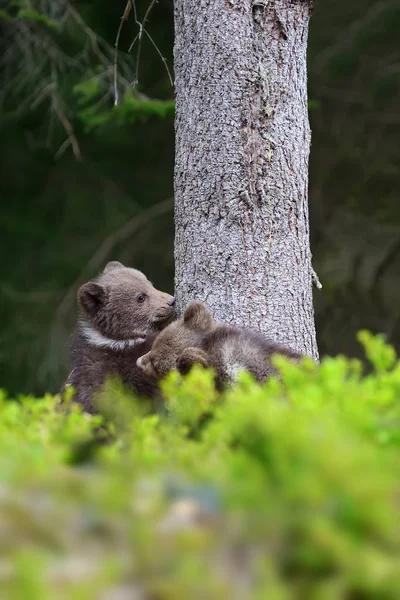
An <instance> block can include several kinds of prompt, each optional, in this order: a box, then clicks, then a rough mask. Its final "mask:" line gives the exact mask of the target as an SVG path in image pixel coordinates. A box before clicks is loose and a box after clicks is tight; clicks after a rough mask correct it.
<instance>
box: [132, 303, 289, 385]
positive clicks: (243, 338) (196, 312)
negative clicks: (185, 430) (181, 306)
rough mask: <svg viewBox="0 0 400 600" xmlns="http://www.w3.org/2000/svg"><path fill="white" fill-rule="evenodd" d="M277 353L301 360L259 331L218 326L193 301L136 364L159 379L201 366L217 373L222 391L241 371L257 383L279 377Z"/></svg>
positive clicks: (202, 308) (201, 307) (224, 325)
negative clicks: (273, 362) (273, 360)
mask: <svg viewBox="0 0 400 600" xmlns="http://www.w3.org/2000/svg"><path fill="white" fill-rule="evenodd" d="M274 354H282V355H284V356H286V357H288V358H291V359H293V360H298V359H299V358H301V355H300V354H298V353H297V352H294V351H293V350H291V349H290V348H285V347H284V346H280V345H279V344H276V343H274V342H272V341H270V340H268V339H266V338H265V337H264V336H262V335H261V334H259V333H257V332H254V331H249V330H245V329H241V328H239V327H235V326H232V325H227V324H223V323H217V322H216V321H214V320H213V318H212V316H211V314H210V312H209V311H208V309H207V308H206V307H205V306H204V305H203V304H201V303H200V302H192V303H190V304H189V305H188V307H187V308H186V310H185V312H184V315H183V317H182V318H181V319H178V320H177V321H175V322H174V323H171V324H170V325H169V326H168V327H166V328H165V329H164V331H163V332H162V333H160V335H159V336H158V337H157V339H156V340H155V341H154V344H153V346H152V348H151V350H150V351H149V352H148V353H147V354H145V355H143V356H141V357H140V358H139V359H138V361H137V365H138V366H139V367H140V368H141V369H142V370H143V372H144V373H145V374H146V375H148V376H149V377H153V379H155V380H158V379H161V378H162V377H164V376H165V375H166V374H167V373H168V371H171V370H172V369H177V370H178V371H180V372H181V373H183V374H184V373H187V372H188V371H189V370H190V368H191V367H192V366H193V364H195V363H197V364H201V365H203V366H204V367H211V368H213V369H214V370H215V372H216V383H217V387H218V388H222V387H224V386H225V385H229V384H231V383H232V382H233V381H234V380H235V379H236V376H237V374H238V372H239V371H240V370H247V371H249V372H250V373H251V374H252V375H253V376H254V377H255V379H256V380H257V381H264V380H265V379H267V377H269V376H270V375H272V374H276V369H275V368H274V367H273V365H272V362H271V358H272V356H273V355H274Z"/></svg>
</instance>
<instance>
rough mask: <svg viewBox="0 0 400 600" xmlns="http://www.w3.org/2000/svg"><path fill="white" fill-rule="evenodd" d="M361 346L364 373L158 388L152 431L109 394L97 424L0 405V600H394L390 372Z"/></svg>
mask: <svg viewBox="0 0 400 600" xmlns="http://www.w3.org/2000/svg"><path fill="white" fill-rule="evenodd" d="M360 339H361V340H362V343H363V345H364V347H365V350H366V353H367V355H368V357H369V359H370V361H371V363H372V370H371V372H370V373H368V374H363V372H362V367H361V363H359V362H358V361H354V360H349V359H346V358H344V357H336V358H326V359H324V360H323V361H322V363H321V365H319V366H317V365H315V364H314V363H313V362H312V361H310V360H305V361H304V362H303V364H302V365H300V366H296V365H293V364H290V363H287V362H286V361H285V360H283V359H280V360H278V361H277V362H278V364H279V368H280V371H281V378H280V379H278V378H276V379H271V380H269V381H268V382H267V383H266V384H265V385H263V386H259V385H256V384H255V383H254V382H253V381H252V380H251V377H250V376H249V375H248V374H246V373H243V374H242V376H241V378H240V382H239V383H238V385H237V386H236V387H235V389H233V390H230V391H229V392H227V393H226V394H225V395H224V397H223V398H220V397H218V396H217V395H216V393H215V391H214V388H213V385H212V373H210V372H207V371H203V370H202V369H200V368H198V369H194V370H193V371H192V372H191V373H190V375H189V376H188V377H187V378H181V377H180V376H179V375H178V374H177V373H171V374H170V375H169V377H168V378H167V379H166V380H165V381H164V382H163V384H162V385H163V395H164V398H165V406H166V410H165V411H164V412H163V414H160V415H154V414H146V413H145V411H144V409H143V408H140V402H134V401H133V400H132V399H131V398H128V397H126V396H124V395H123V393H122V392H121V388H120V387H119V386H118V385H116V384H115V382H111V383H110V384H109V386H108V387H107V389H106V391H105V392H104V394H103V395H102V397H101V402H102V405H103V407H104V403H106V404H107V402H108V403H109V404H110V405H111V410H110V411H109V420H108V422H107V423H105V422H104V420H103V419H102V418H101V417H99V416H96V417H93V416H89V415H86V414H84V413H82V412H81V410H80V408H79V407H77V406H74V405H73V404H70V403H69V402H67V404H66V406H65V408H64V409H63V410H61V409H60V406H59V405H58V404H57V399H56V398H53V397H50V396H49V397H45V398H43V399H41V400H35V399H34V398H30V397H24V398H19V399H17V400H9V399H7V398H6V397H5V395H4V394H3V396H2V397H1V399H0V490H1V493H0V531H1V533H2V535H1V536H0V567H1V568H0V596H1V598H40V599H43V598H45V599H46V598H72V599H92V598H93V599H95V598H96V599H97V598H112V597H114V594H115V597H119V596H118V594H121V597H122V596H123V597H132V598H134V597H152V598H159V599H175V598H176V599H180V598H182V599H186V598H192V597H204V598H210V599H213V598H215V599H220V598H230V597H233V596H235V597H240V598H242V597H243V598H252V599H253V598H254V599H261V598H266V597H268V598H276V599H281V598H282V599H286V598H321V599H322V598H323V599H325V598H327V599H340V598H385V599H391V598H393V599H397V598H398V597H400V577H399V567H400V526H399V523H400V519H399V517H400V514H399V513H400V506H399V491H400V490H399V486H400V483H399V467H398V465H399V464H400V436H399V431H400V428H399V421H400V363H399V362H398V361H397V359H396V358H395V357H394V354H393V351H392V349H391V348H390V347H388V346H386V345H385V344H384V342H383V340H382V339H381V338H379V337H372V336H370V335H369V334H367V333H365V332H363V333H362V334H361V335H360ZM118 407H121V408H120V409H119V408H118ZM88 448H91V450H90V452H86V450H87V449H88ZM238 590H240V592H238ZM238 593H239V595H237V594H238ZM123 594H125V595H123Z"/></svg>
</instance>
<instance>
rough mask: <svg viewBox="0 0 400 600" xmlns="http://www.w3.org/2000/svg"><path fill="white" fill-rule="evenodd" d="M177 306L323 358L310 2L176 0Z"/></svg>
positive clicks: (298, 0) (280, 0)
mask: <svg viewBox="0 0 400 600" xmlns="http://www.w3.org/2000/svg"><path fill="white" fill-rule="evenodd" d="M174 5H175V48H174V59H175V77H176V79H175V88H176V121H175V129H176V162H175V226H176V234H175V236H176V237H175V263H176V278H175V288H176V290H175V291H176V297H177V302H178V309H182V308H183V307H184V306H185V305H186V304H187V303H188V302H189V301H190V300H192V299H195V298H196V299H198V300H201V301H203V302H205V303H206V304H207V305H208V306H209V308H210V309H211V311H212V312H213V314H214V316H215V318H216V319H218V320H222V321H226V322H231V323H236V324H238V325H243V326H248V327H252V328H256V329H258V330H260V331H261V332H264V333H265V334H266V335H268V337H270V338H271V339H273V340H275V341H278V342H281V343H284V344H287V345H288V346H290V347H292V348H293V349H295V350H298V351H301V352H304V353H306V354H308V355H310V356H313V357H314V358H317V357H318V350H317V344H316V336H315V326H314V311H313V302H312V280H313V270H312V266H311V252H310V243H309V219H308V157H309V149H310V127H309V121H308V111H307V69H306V50H307V37H308V23H309V18H310V14H311V5H312V2H311V1H307V0H284V1H282V0H174Z"/></svg>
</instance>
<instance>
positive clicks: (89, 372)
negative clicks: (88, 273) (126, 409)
mask: <svg viewBox="0 0 400 600" xmlns="http://www.w3.org/2000/svg"><path fill="white" fill-rule="evenodd" d="M174 305H175V300H174V298H172V296H170V295H169V294H165V293H163V292H160V291H158V290H156V289H155V288H154V287H153V285H152V284H151V283H150V281H148V279H147V278H146V277H145V275H143V273H141V272H140V271H137V270H135V269H130V268H127V267H124V266H123V265H122V264H121V263H119V262H116V261H113V262H110V263H109V264H108V265H107V266H106V268H105V269H104V271H103V273H102V274H101V275H100V276H99V277H97V279H95V280H93V281H89V282H88V283H85V284H84V285H82V286H81V287H80V288H79V290H78V306H79V313H80V314H79V320H78V325H77V329H76V332H75V335H74V337H73V341H72V345H71V367H72V371H71V373H70V375H69V377H68V380H67V384H66V385H67V386H73V387H74V388H75V390H76V393H75V397H74V399H75V400H76V401H77V402H79V403H81V404H82V405H83V406H84V408H85V409H86V410H87V411H89V412H95V408H94V404H93V395H94V393H95V392H97V391H98V390H99V388H100V387H101V385H102V384H103V383H104V381H105V379H106V378H107V376H111V375H113V376H117V377H118V378H120V379H121V380H122V383H123V384H124V385H125V386H126V387H127V388H128V389H130V390H131V391H133V392H134V393H136V394H138V395H139V396H143V397H147V398H154V397H156V396H157V391H158V386H157V382H155V381H154V380H153V381H152V380H149V379H148V378H147V377H146V375H145V374H144V373H143V371H142V370H141V369H139V368H138V367H137V366H136V361H137V359H138V358H139V357H140V356H141V355H142V354H145V353H146V352H148V351H149V350H150V348H151V346H152V343H153V341H154V339H155V338H156V337H157V334H158V333H159V331H160V330H161V329H162V328H163V327H165V326H166V325H167V324H168V322H170V321H171V319H172V318H173V317H174V314H175V309H174ZM105 338H106V339H105Z"/></svg>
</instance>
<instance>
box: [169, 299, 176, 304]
mask: <svg viewBox="0 0 400 600" xmlns="http://www.w3.org/2000/svg"><path fill="white" fill-rule="evenodd" d="M175 302H176V300H175V298H171V300H170V301H169V302H168V306H175Z"/></svg>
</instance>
